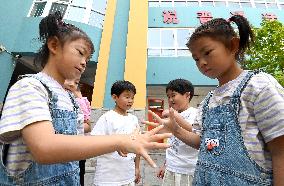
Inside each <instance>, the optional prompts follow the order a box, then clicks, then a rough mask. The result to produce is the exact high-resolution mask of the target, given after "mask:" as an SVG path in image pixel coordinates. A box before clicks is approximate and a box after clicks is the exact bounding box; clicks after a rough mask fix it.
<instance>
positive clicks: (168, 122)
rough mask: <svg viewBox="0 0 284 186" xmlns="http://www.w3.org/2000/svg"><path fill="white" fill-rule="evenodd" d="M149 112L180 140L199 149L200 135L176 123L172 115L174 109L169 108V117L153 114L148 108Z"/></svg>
mask: <svg viewBox="0 0 284 186" xmlns="http://www.w3.org/2000/svg"><path fill="white" fill-rule="evenodd" d="M149 113H150V114H152V116H153V117H154V118H155V119H157V121H158V122H159V123H160V124H161V125H165V126H166V127H167V129H169V130H170V131H171V132H172V133H173V135H174V136H176V137H177V138H178V139H180V140H181V141H182V142H184V143H185V144H187V145H189V146H191V147H193V148H196V149H199V146H200V136H199V135H197V134H195V133H193V132H189V131H187V130H185V129H183V128H182V127H180V126H179V125H178V124H177V121H176V119H175V115H174V109H172V108H171V109H170V114H169V116H170V117H169V119H161V118H160V117H159V116H158V115H157V114H155V113H154V112H152V111H150V110H149Z"/></svg>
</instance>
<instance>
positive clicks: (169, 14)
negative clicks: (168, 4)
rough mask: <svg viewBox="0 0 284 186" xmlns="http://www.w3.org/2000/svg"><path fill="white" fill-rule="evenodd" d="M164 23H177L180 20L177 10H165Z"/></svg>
mask: <svg viewBox="0 0 284 186" xmlns="http://www.w3.org/2000/svg"><path fill="white" fill-rule="evenodd" d="M163 17H164V23H167V24H170V23H173V24H177V23H178V22H179V21H178V19H177V13H176V11H175V10H174V11H170V10H169V11H163Z"/></svg>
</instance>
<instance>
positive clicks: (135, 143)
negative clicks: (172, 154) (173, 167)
mask: <svg viewBox="0 0 284 186" xmlns="http://www.w3.org/2000/svg"><path fill="white" fill-rule="evenodd" d="M163 127H164V126H163V125H161V126H158V127H156V128H154V129H152V130H151V131H147V132H145V133H144V134H139V132H138V133H137V132H136V133H132V134H130V135H126V140H125V141H123V144H122V149H121V150H120V152H122V154H125V153H126V152H133V153H135V154H138V155H141V156H142V157H143V158H144V159H145V160H146V161H147V162H148V163H149V164H150V165H151V166H152V167H157V165H156V164H155V162H154V161H153V160H152V159H151V157H150V156H149V154H148V150H153V149H166V148H168V147H169V144H166V143H158V142H156V141H159V140H163V139H165V138H169V137H171V136H172V134H171V133H164V134H157V133H158V132H159V131H160V130H161V129H162V128H163Z"/></svg>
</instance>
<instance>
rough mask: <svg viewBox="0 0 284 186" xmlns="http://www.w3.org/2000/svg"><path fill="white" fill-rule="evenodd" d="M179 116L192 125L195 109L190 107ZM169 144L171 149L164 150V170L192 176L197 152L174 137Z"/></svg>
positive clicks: (195, 113)
mask: <svg viewBox="0 0 284 186" xmlns="http://www.w3.org/2000/svg"><path fill="white" fill-rule="evenodd" d="M180 115H181V116H182V117H183V118H184V119H185V120H187V121H188V122H189V123H191V124H192V123H193V122H194V120H195V117H196V115H197V109H196V108H193V107H190V108H188V109H187V110H185V111H183V112H181V113H180ZM169 143H170V144H171V147H170V148H168V149H167V150H166V169H167V170H169V171H171V172H175V173H180V174H189V175H193V174H194V170H195V165H196V162H197V158H198V150H196V149H194V148H192V147H190V146H188V145H186V144H185V143H183V142H182V141H181V140H179V139H178V138H176V137H175V136H172V137H171V138H170V139H169Z"/></svg>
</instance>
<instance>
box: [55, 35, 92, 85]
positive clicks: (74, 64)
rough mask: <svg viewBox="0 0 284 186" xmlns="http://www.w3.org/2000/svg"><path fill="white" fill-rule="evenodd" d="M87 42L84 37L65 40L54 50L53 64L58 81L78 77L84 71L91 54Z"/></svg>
mask: <svg viewBox="0 0 284 186" xmlns="http://www.w3.org/2000/svg"><path fill="white" fill-rule="evenodd" d="M88 46H89V45H88V43H87V42H86V41H85V40H84V39H77V40H74V41H66V42H65V43H64V45H63V46H60V45H58V46H57V47H56V49H55V50H54V56H53V61H54V63H53V65H55V68H56V69H55V71H56V72H57V76H58V77H57V78H58V80H59V81H60V82H62V83H63V82H64V80H65V79H79V78H80V76H81V74H82V73H83V72H84V71H85V68H86V65H87V62H88V61H89V57H90V55H91V53H90V48H89V47H88Z"/></svg>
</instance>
